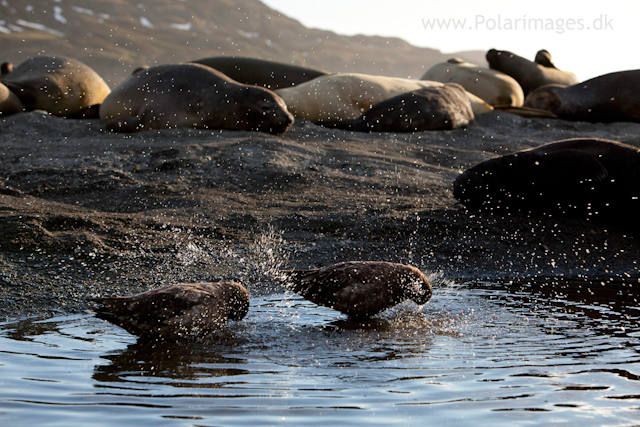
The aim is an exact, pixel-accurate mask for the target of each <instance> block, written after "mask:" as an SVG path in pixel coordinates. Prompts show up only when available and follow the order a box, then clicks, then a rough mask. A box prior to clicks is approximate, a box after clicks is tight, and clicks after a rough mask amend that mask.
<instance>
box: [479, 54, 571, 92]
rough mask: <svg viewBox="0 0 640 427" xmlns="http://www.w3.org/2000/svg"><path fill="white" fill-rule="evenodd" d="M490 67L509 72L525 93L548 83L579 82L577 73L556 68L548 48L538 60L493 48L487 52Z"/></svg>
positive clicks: (567, 84)
mask: <svg viewBox="0 0 640 427" xmlns="http://www.w3.org/2000/svg"><path fill="white" fill-rule="evenodd" d="M486 58H487V62H489V67H490V68H492V69H494V70H497V71H500V72H502V73H505V74H508V75H510V76H511V77H513V78H514V79H516V80H517V81H518V83H520V86H522V90H523V91H524V95H525V96H527V95H528V94H529V92H531V91H533V90H535V89H537V88H539V87H540V86H544V85H548V84H560V85H565V86H570V85H574V84H576V83H579V80H578V78H577V77H576V75H575V74H573V73H572V72H570V71H563V70H559V69H558V68H556V66H555V65H554V64H553V61H552V60H551V55H550V54H549V52H547V51H546V50H541V51H539V52H538V53H537V54H536V62H532V61H529V60H528V59H525V58H523V57H521V56H518V55H516V54H515V53H511V52H509V51H506V50H496V49H491V50H489V51H488V52H487V54H486Z"/></svg>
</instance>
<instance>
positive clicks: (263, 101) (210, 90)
mask: <svg viewBox="0 0 640 427" xmlns="http://www.w3.org/2000/svg"><path fill="white" fill-rule="evenodd" d="M100 119H101V120H102V121H103V122H106V127H107V129H108V130H111V131H115V132H136V131H142V130H150V129H167V128H177V127H193V128H204V129H231V130H253V131H260V132H267V133H271V134H275V135H279V134H281V133H283V132H284V131H286V130H287V129H288V128H289V126H291V124H292V123H293V116H292V115H291V114H290V113H289V112H288V111H287V107H286V105H285V104H284V102H283V101H282V99H281V98H280V97H279V96H278V95H276V94H275V93H273V92H272V91H270V90H268V89H265V88H261V87H257V86H252V85H246V84H242V83H238V82H236V81H235V80H232V79H230V78H229V77H227V76H226V75H224V74H222V73H221V72H219V71H217V70H214V69H213V68H210V67H207V66H205V65H200V64H189V63H184V64H168V65H158V66H155V67H150V68H147V69H144V70H141V71H139V72H137V73H135V74H133V75H132V76H130V77H129V78H127V80H125V81H124V82H122V83H121V84H120V86H118V87H117V88H115V89H114V90H113V91H112V92H111V94H109V96H107V98H106V99H105V100H104V101H103V103H102V105H101V106H100Z"/></svg>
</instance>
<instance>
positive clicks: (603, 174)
mask: <svg viewBox="0 0 640 427" xmlns="http://www.w3.org/2000/svg"><path fill="white" fill-rule="evenodd" d="M453 195H454V197H455V198H456V199H458V200H460V201H461V202H462V203H463V204H464V205H466V206H467V207H468V208H469V209H485V210H494V209H515V210H526V211H530V212H537V213H544V214H568V215H576V216H599V217H607V216H614V217H615V218H617V219H619V218H621V217H632V218H635V219H634V221H636V220H637V215H638V213H640V200H639V197H640V149H638V148H637V147H633V146H630V145H626V144H622V143H620V142H616V141H609V140H605V139H597V138H584V139H580V138H576V139H567V140H562V141H556V142H551V143H549V144H545V145H542V146H540V147H537V148H533V149H529V150H524V151H519V152H517V153H514V154H510V155H506V156H502V157H497V158H494V159H490V160H487V161H485V162H482V163H480V164H478V165H476V166H474V167H472V168H470V169H468V170H466V171H465V172H464V173H462V174H461V175H459V176H458V178H457V179H456V180H455V183H454V188H453Z"/></svg>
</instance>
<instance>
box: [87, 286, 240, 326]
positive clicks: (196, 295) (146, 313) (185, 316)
mask: <svg viewBox="0 0 640 427" xmlns="http://www.w3.org/2000/svg"><path fill="white" fill-rule="evenodd" d="M93 302H94V303H96V304H97V307H96V309H95V312H96V317H98V318H100V319H103V320H106V321H108V322H111V323H113V324H115V325H118V326H120V327H122V328H124V329H126V330H127V331H128V332H130V333H132V334H134V335H139V336H150V337H163V338H169V339H177V338H189V337H202V336H206V335H208V334H210V333H211V332H214V331H217V330H219V329H221V328H222V327H223V326H224V325H225V324H226V323H227V321H228V320H242V319H243V318H244V317H245V316H246V314H247V312H248V310H249V293H248V292H247V290H246V289H245V288H244V287H243V286H242V285H241V284H239V283H235V282H215V283H211V282H201V283H178V284H175V285H169V286H165V287H162V288H159V289H154V290H152V291H148V292H143V293H141V294H136V295H131V296H124V297H105V298H95V299H93Z"/></svg>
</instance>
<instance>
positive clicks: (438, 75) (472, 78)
mask: <svg viewBox="0 0 640 427" xmlns="http://www.w3.org/2000/svg"><path fill="white" fill-rule="evenodd" d="M420 80H431V81H436V82H442V83H458V84H460V85H461V86H462V87H463V88H464V89H465V90H466V91H467V92H471V93H472V94H474V95H476V96H478V97H479V98H481V99H483V100H484V101H486V102H487V103H488V104H489V105H501V106H510V107H522V103H523V102H524V92H523V91H522V87H521V86H520V84H519V83H518V82H517V81H516V80H515V79H514V78H513V77H511V76H508V75H506V74H505V73H502V72H500V71H496V70H492V69H491V68H486V67H480V66H478V65H475V64H471V63H469V62H465V61H463V60H462V59H459V58H452V59H449V60H448V61H447V62H443V63H440V64H436V65H434V66H433V67H431V68H429V70H427V72H426V73H424V75H423V76H422V77H421V78H420Z"/></svg>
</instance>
